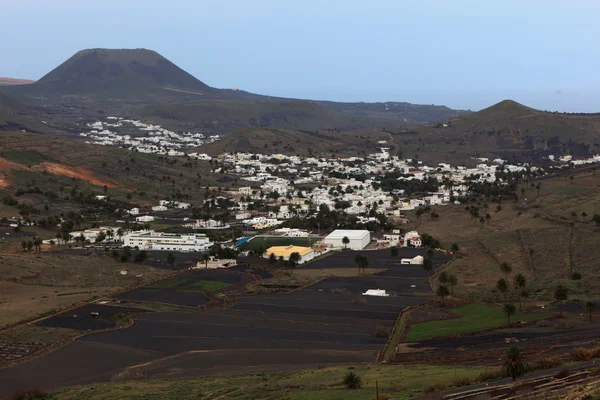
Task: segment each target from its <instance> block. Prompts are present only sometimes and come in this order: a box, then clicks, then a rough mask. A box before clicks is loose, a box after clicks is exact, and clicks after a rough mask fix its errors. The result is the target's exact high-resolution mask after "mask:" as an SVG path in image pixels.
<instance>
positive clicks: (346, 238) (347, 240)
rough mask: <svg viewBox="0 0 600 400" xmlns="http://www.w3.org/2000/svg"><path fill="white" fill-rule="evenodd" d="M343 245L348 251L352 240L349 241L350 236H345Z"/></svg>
mask: <svg viewBox="0 0 600 400" xmlns="http://www.w3.org/2000/svg"><path fill="white" fill-rule="evenodd" d="M342 243H343V244H344V250H346V248H347V247H348V245H349V244H350V239H348V236H344V237H343V238H342Z"/></svg>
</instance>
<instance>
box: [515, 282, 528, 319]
mask: <svg viewBox="0 0 600 400" xmlns="http://www.w3.org/2000/svg"><path fill="white" fill-rule="evenodd" d="M513 281H514V283H515V287H516V288H517V289H520V290H519V311H522V310H523V306H522V304H521V298H522V295H523V289H524V288H525V286H526V285H527V278H525V275H523V274H517V275H515V277H514V278H513Z"/></svg>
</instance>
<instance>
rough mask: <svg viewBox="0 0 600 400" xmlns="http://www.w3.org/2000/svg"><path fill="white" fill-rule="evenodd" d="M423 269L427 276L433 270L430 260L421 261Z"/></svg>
mask: <svg viewBox="0 0 600 400" xmlns="http://www.w3.org/2000/svg"><path fill="white" fill-rule="evenodd" d="M423 269H424V270H425V272H427V273H428V274H429V273H431V270H432V269H433V263H432V262H431V258H429V257H426V258H425V259H424V260H423Z"/></svg>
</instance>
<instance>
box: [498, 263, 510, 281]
mask: <svg viewBox="0 0 600 400" xmlns="http://www.w3.org/2000/svg"><path fill="white" fill-rule="evenodd" d="M500 271H502V273H503V274H504V277H505V278H506V279H508V275H509V274H510V273H511V272H512V267H511V266H510V264H509V263H505V262H503V263H502V264H500Z"/></svg>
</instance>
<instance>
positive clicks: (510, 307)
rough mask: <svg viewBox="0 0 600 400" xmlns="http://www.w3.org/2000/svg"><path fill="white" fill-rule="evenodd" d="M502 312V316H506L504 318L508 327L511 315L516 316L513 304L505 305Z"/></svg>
mask: <svg viewBox="0 0 600 400" xmlns="http://www.w3.org/2000/svg"><path fill="white" fill-rule="evenodd" d="M502 311H504V314H505V315H506V318H507V319H508V326H510V317H512V316H513V315H515V314H516V312H517V308H516V307H515V305H514V304H505V305H504V308H503V309H502Z"/></svg>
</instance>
